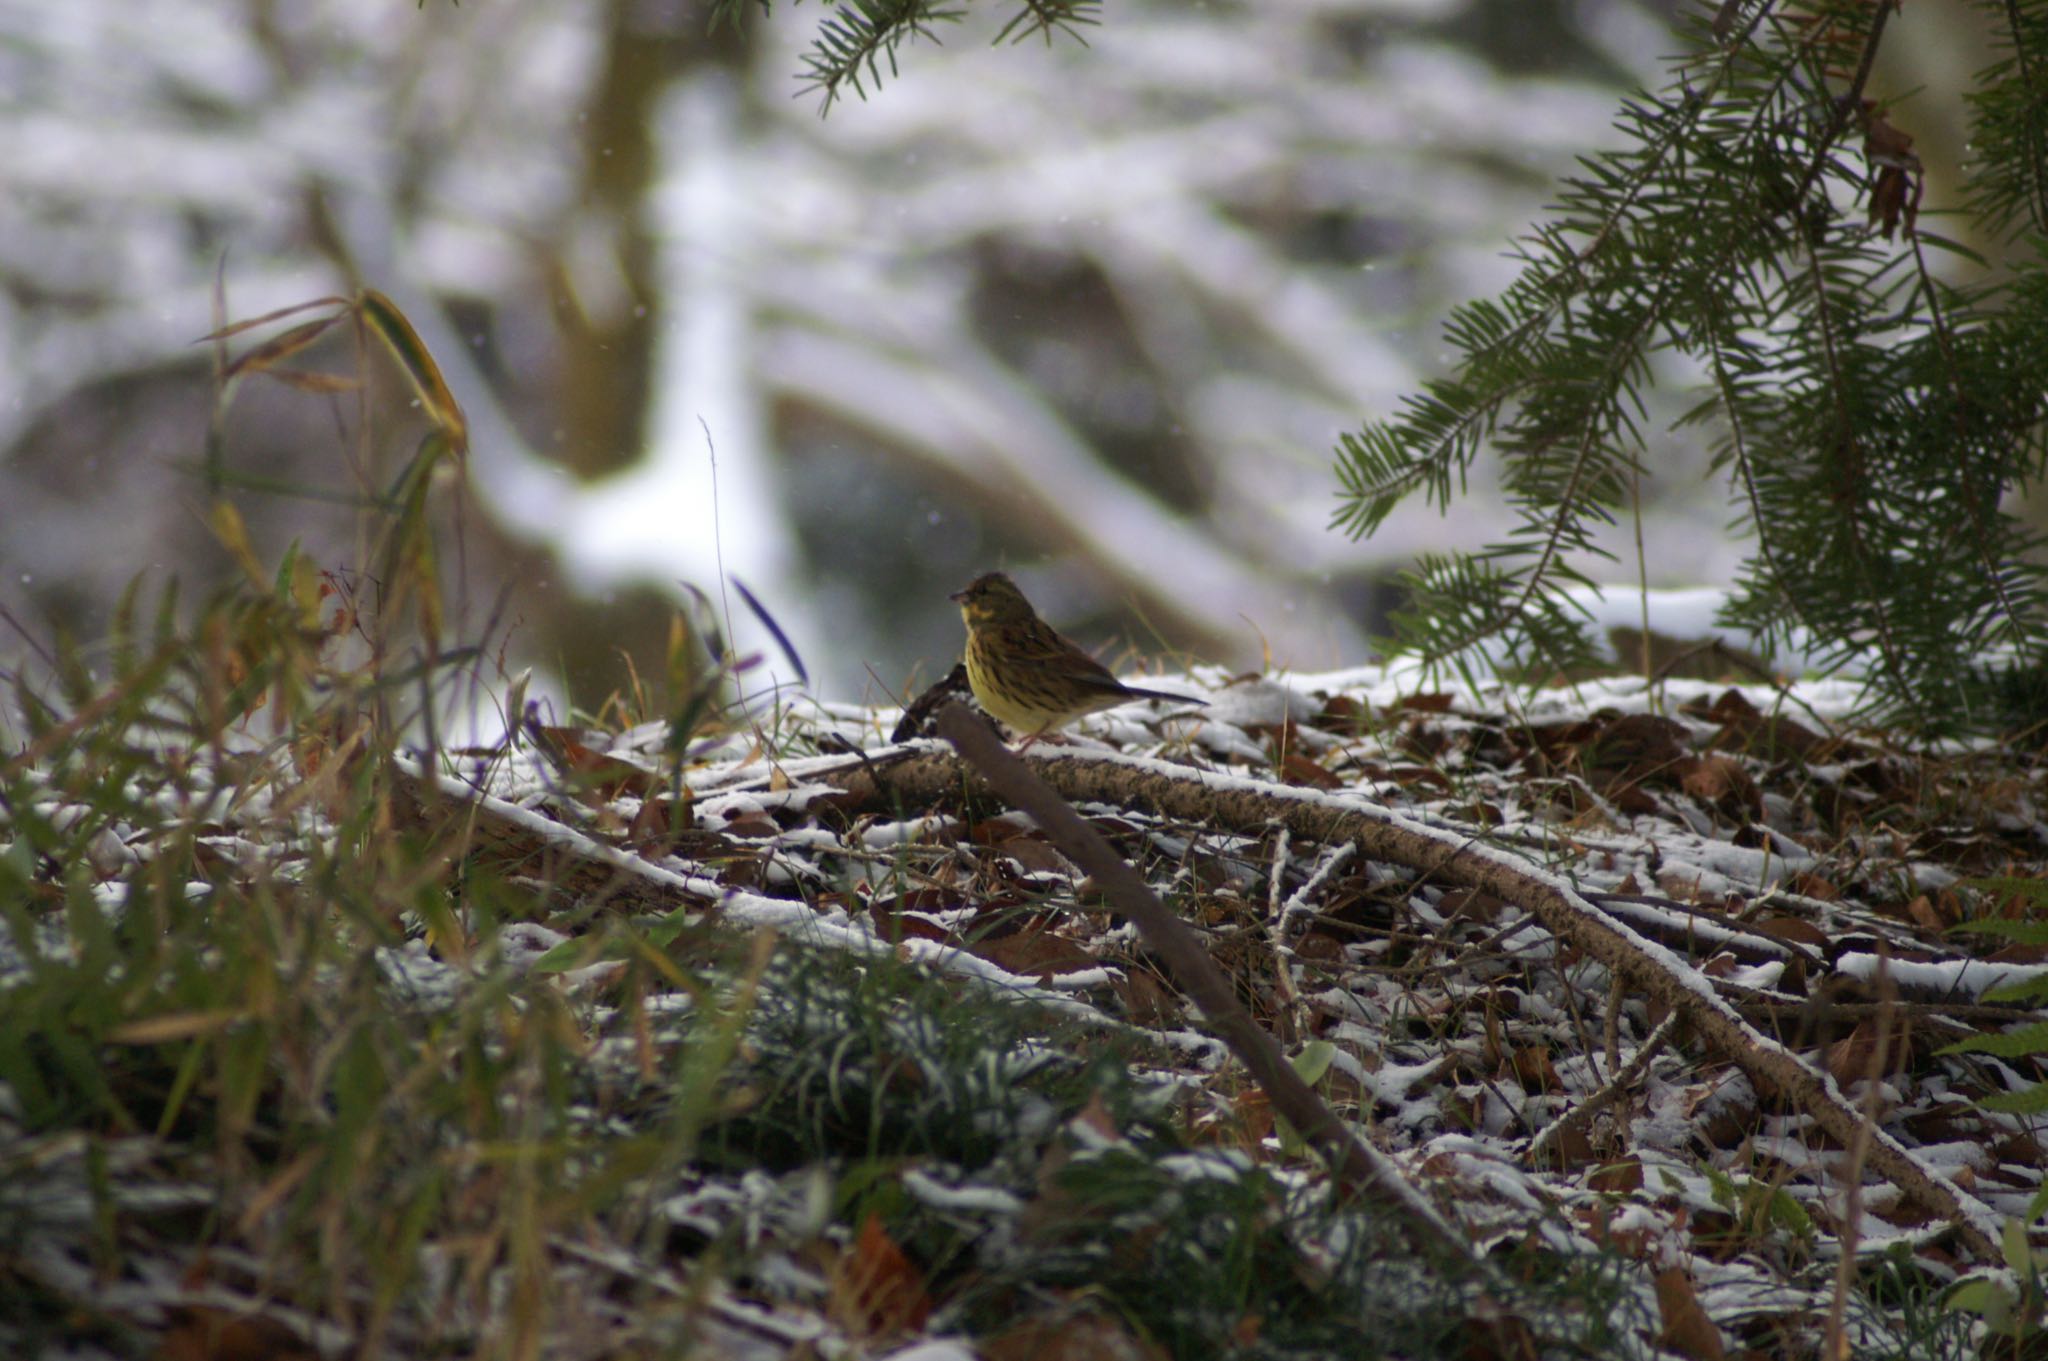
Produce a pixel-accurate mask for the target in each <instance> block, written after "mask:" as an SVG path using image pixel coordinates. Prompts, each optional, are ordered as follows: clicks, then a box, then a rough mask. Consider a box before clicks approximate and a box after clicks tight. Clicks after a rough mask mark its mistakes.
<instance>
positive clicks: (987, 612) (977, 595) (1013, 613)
mask: <svg viewBox="0 0 2048 1361" xmlns="http://www.w3.org/2000/svg"><path fill="white" fill-rule="evenodd" d="M952 598H953V600H954V601H955V602H957V603H958V604H959V606H960V617H961V618H962V619H965V620H966V621H967V623H968V626H969V627H970V628H971V627H973V626H974V625H976V624H1007V623H1012V622H1015V621H1018V620H1025V619H1034V618H1036V617H1037V615H1036V612H1035V611H1033V610H1032V608H1031V602H1030V601H1028V600H1026V599H1025V598H1024V593H1023V592H1022V591H1020V590H1018V589H1017V583H1016V582H1014V581H1012V580H1010V578H1009V577H1007V576H1005V575H1004V574H1003V573H1001V572H983V573H982V574H981V575H980V576H978V577H976V578H975V579H974V580H972V581H970V582H968V583H967V587H966V589H965V590H959V591H955V592H953V596H952Z"/></svg>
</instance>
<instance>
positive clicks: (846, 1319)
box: [826, 1214, 932, 1338]
mask: <svg viewBox="0 0 2048 1361" xmlns="http://www.w3.org/2000/svg"><path fill="white" fill-rule="evenodd" d="M826 1309H827V1312H828V1313H829V1314H830V1315H831V1317H832V1319H833V1321H834V1322H836V1323H837V1324H838V1325H839V1326H840V1327H842V1328H844V1329H845V1330H846V1331H848V1332H849V1333H852V1334H853V1335H854V1336H856V1337H862V1338H887V1337H895V1336H898V1335H900V1334H903V1333H907V1332H914V1331H915V1330H917V1329H919V1328H922V1327H923V1326H924V1325H925V1321H926V1320H927V1319H929V1318H930V1317H931V1314H932V1302H931V1297H930V1296H929V1295H927V1294H926V1293H925V1287H924V1273H923V1272H921V1271H919V1270H918V1269H917V1267H916V1265H915V1264H913V1263H912V1262H911V1260H910V1258H909V1257H907V1256H905V1255H904V1252H903V1249H902V1248H900V1247H898V1246H897V1245H896V1240H895V1239H893V1238H891V1237H890V1236H889V1233H888V1230H886V1229H884V1228H883V1227H882V1220H881V1217H880V1216H879V1215H875V1214H870V1215H869V1216H868V1217H867V1218H866V1219H864V1220H862V1221H861V1226H860V1232H859V1233H858V1234H856V1235H855V1237H854V1240H853V1243H852V1245H851V1246H850V1247H848V1248H847V1249H846V1251H845V1252H843V1253H841V1254H840V1256H839V1258H838V1260H837V1261H836V1262H835V1263H834V1264H833V1268H832V1272H831V1291H830V1295H829V1297H828V1300H827V1304H826Z"/></svg>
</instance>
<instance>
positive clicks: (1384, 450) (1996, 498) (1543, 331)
mask: <svg viewBox="0 0 2048 1361" xmlns="http://www.w3.org/2000/svg"><path fill="white" fill-rule="evenodd" d="M1980 8H1982V9H1984V10H1985V11H1987V12H1988V14H1989V15H1990V17H1991V19H1992V22H1993V23H1994V24H1995V25H1996V27H1997V31H1998V34H1999V41H2000V45H2001V50H2002V53H2003V58H2002V60H2000V61H1999V62H1998V63H1997V64H1995V65H1994V66H1992V67H1991V68H1990V69H1989V70H1987V71H1985V72H1984V73H1983V74H1982V76H1981V78H1980V81H1979V85H1978V88H1977V89H1976V90H1974V91H1972V92H1970V93H1969V96H1968V98H1969V102H1970V106H1971V112H1972V118H1973V120H1974V127H1973V136H1972V141H1971V146H1972V148H1973V159H1972V160H1971V161H1970V162H1969V163H1968V164H1967V165H1965V166H1962V167H1960V168H1959V173H1960V175H1961V177H1962V179H1963V181H1964V183H1965V185H1966V186H1967V199H1966V206H1965V208H1964V209H1963V210H1962V211H1961V212H1960V213H1959V214H1958V215H1957V216H1958V219H1959V220H1958V221H1957V223H1956V226H1957V227H1958V228H1959V229H1960V230H1958V231H1957V233H1956V234H1957V235H1958V236H1965V237H1967V238H1968V239H1970V240H1971V241H1973V242H1976V243H1979V245H1980V247H1982V250H1981V251H1980V250H1979V249H1973V248H1972V247H1970V246H1965V245H1963V244H1961V243H1960V242H1959V241H1957V240H1952V239H1948V238H1946V237H1943V236H1938V235H1936V234H1934V233H1933V232H1929V231H1925V230H1922V229H1921V226H1920V224H1919V220H1918V219H1919V215H1920V196H1921V191H1922V167H1921V164H1920V162H1919V160H1918V158H1917V157H1916V156H1915V155H1914V153H1913V151H1912V149H1911V148H1912V138H1911V137H1910V136H1909V135H1908V134H1906V133H1905V132H1904V131H1902V130H1901V128H1900V127H1899V126H1898V125H1897V124H1895V123H1894V121H1893V116H1894V115H1893V111H1892V110H1890V109H1887V108H1885V107H1883V106H1882V105H1880V104H1878V103H1876V102H1875V101H1872V100H1870V99H1869V98H1867V97H1866V92H1865V91H1866V85H1867V82H1868V78H1869V74H1870V69H1871V64H1872V62H1873V60H1874V58H1875V56H1876V54H1877V51H1878V49H1879V47H1880V45H1881V44H1882V43H1883V42H1884V41H1885V34H1886V27H1887V19H1888V17H1889V15H1890V13H1891V9H1892V7H1891V6H1890V5H1889V4H1884V3H1879V4H1875V5H1872V4H1868V3H1865V2H1864V0H1763V2H1762V3H1758V2H1757V0H1729V3H1726V4H1724V5H1722V6H1721V7H1720V8H1719V10H1718V12H1717V13H1716V14H1715V15H1714V16H1713V17H1712V18H1711V20H1708V19H1706V18H1705V17H1701V18H1699V19H1698V20H1697V21H1696V24H1695V32H1694V34H1693V38H1694V44H1695V52H1696V55H1694V56H1691V57H1690V58H1688V59H1685V60H1683V61H1681V62H1680V63H1679V64H1678V65H1677V67H1676V70H1675V74H1674V79H1673V81H1672V83H1671V84H1670V86H1669V87H1668V88H1667V89H1665V90H1664V91H1663V92H1661V93H1660V94H1656V95H1642V96H1639V97H1637V98H1635V99H1632V100H1631V101H1629V102H1628V103H1627V104H1626V105H1625V107H1624V110H1623V114H1622V118H1621V122H1620V126H1621V128H1622V130H1623V131H1624V132H1625V133H1626V134H1627V138H1628V143H1629V145H1628V146H1627V147H1626V148H1625V149H1623V150H1620V151H1617V152H1614V153H1610V154H1606V155H1602V156H1598V157H1593V158H1589V159H1586V160H1584V161H1583V162H1582V164H1583V166H1584V172H1583V173H1582V174H1581V175H1579V176H1578V177H1576V178H1574V179H1572V180H1570V181H1568V183H1567V187H1566V190H1565V192H1564V195H1563V197H1562V200H1561V202H1560V203H1559V205H1558V208H1557V210H1556V212H1555V214H1554V215H1553V216H1552V218H1551V219H1550V220H1548V221H1546V222H1545V223H1543V224H1542V225H1541V226H1539V227H1538V228H1537V229H1536V230H1535V232H1534V233H1533V235H1532V236H1530V237H1529V238H1528V239H1527V240H1526V241H1525V242H1523V243H1522V245H1521V247H1520V249H1519V251H1518V258H1519V259H1520V261H1521V262H1522V265H1523V269H1522V273H1521V275H1520V277H1519V278H1518V279H1517V280H1516V282H1515V283H1514V284H1513V285H1512V286H1511V287H1510V288H1509V289H1508V290H1507V291H1506V293H1505V294H1504V295H1503V296H1502V297H1501V298H1499V299H1498V300H1494V301H1481V302H1476V303H1473V304H1471V305H1469V306H1466V307H1463V308H1460V309H1459V310H1458V311H1457V312H1456V313H1455V314H1454V315H1453V317H1452V319H1451V320H1450V322H1449V324H1448V326H1447V335H1448V338H1449V340H1450V341H1451V342H1452V344H1453V345H1454V346H1455V347H1456V348H1457V351H1458V353H1459V359H1458V362H1457V364H1456V366H1455V368H1454V370H1453V371H1452V372H1451V374H1450V375H1449V376H1448V377H1446V378H1444V379H1442V380H1439V381H1436V382H1432V383H1430V384H1428V385H1427V386H1426V387H1425V389H1424V390H1423V392H1422V393H1421V394H1420V395H1418V396H1415V397H1412V398H1410V399H1409V400H1408V402H1407V404H1406V407H1405V409H1404V410H1402V411H1401V412H1400V413H1399V414H1398V415H1396V416H1395V417H1394V418H1393V419H1391V420H1385V421H1378V422H1374V423H1372V424H1369V425H1367V426H1366V427H1365V428H1364V429H1362V430H1361V431H1359V432H1358V433H1356V434H1352V435H1347V436H1345V437H1344V439H1343V441H1342V444H1341V448H1340V450H1339V455H1338V472H1339V476H1340V480H1341V483H1342V498H1341V504H1340V507H1339V510H1338V513H1337V516H1336V523H1337V524H1338V525H1340V526H1341V527H1343V528H1344V529H1346V530H1348V531H1349V532H1350V533H1352V534H1353V535H1355V536H1363V535H1366V534H1370V533H1371V532H1372V531H1373V529H1374V528H1375V527H1377V526H1378V525H1379V524H1380V523H1381V521H1383V520H1384V519H1385V518H1386V516H1387V515H1388V513H1389V512H1391V511H1392V510H1393V508H1394V507H1395V506H1396V505H1397V504H1398V503H1400V502H1401V501H1402V500H1403V499H1404V498H1406V497H1407V496H1409V495H1410V494H1412V493H1414V492H1417V491H1420V492H1422V493H1423V495H1424V496H1425V497H1426V499H1427V500H1428V501H1429V502H1430V503H1432V504H1434V505H1436V506H1438V507H1440V508H1447V507H1448V505H1449V504H1450V501H1451V498H1452V494H1453V488H1454V487H1459V488H1462V486H1463V485H1464V483H1465V481H1466V479H1467V478H1468V477H1469V475H1470V473H1471V469H1472V464H1473V460H1474V459H1475V458H1476V457H1477V455H1478V454H1479V452H1480V450H1481V449H1482V448H1483V447H1486V446H1488V445H1491V446H1492V447H1494V448H1496V449H1498V450H1499V451H1500V453H1501V455H1502V460H1503V468H1504V471H1503V476H1504V477H1505V478H1506V479H1507V490H1508V492H1509V499H1510V500H1511V501H1512V502H1513V503H1514V504H1515V506H1516V507H1517V509H1518V512H1519V515H1520V522H1519V524H1517V525H1516V527H1515V528H1514V529H1513V531H1512V532H1511V533H1510V534H1509V535H1508V536H1507V538H1506V539H1505V540H1504V541H1503V542H1499V543H1495V544H1492V545H1489V546H1488V547H1486V548H1485V549H1483V550H1482V551H1480V552H1478V553H1476V554H1473V555H1469V556H1455V557H1453V556H1435V557H1430V558H1428V559H1426V560H1424V561H1423V562H1422V563H1421V564H1420V565H1419V567H1418V568H1417V569H1416V570H1415V571H1414V572H1412V573H1411V574H1410V585H1411V587H1412V590H1413V596H1412V599H1411V602H1410V605H1409V607H1408V609H1407V610H1406V611H1405V612H1404V613H1403V614H1402V615H1401V616H1400V617H1399V618H1398V619H1397V621H1396V631H1397V637H1396V643H1397V645H1398V646H1400V647H1402V648H1404V649H1406V650H1410V651H1412V652H1414V653H1417V654H1419V655H1420V656H1422V657H1423V658H1424V659H1425V660H1429V661H1432V662H1438V663H1442V662H1451V661H1455V660H1456V659H1457V657H1458V654H1459V653H1460V652H1462V651H1464V650H1465V649H1468V648H1470V647H1472V646H1474V645H1475V644H1478V643H1481V642H1483V641H1484V642H1490V643H1491V644H1492V645H1493V646H1494V647H1496V648H1498V649H1500V650H1501V651H1502V652H1504V653H1505V655H1507V656H1508V657H1510V658H1512V659H1513V660H1514V661H1515V662H1516V663H1517V664H1519V665H1521V666H1527V667H1540V668H1545V669H1548V668H1551V667H1560V666H1569V665H1573V664H1575V663H1578V662H1582V661H1584V660H1586V659H1587V656H1588V654H1589V653H1590V640H1589V639H1588V637H1587V635H1586V630H1585V628H1584V626H1583V622H1582V619H1581V618H1580V616H1579V615H1578V614H1577V613H1575V612H1574V610H1573V607H1572V605H1571V604H1570V603H1569V601H1568V600H1567V599H1566V596H1565V591H1566V589H1567V588H1569V587H1571V586H1574V585H1580V584H1584V583H1585V581H1586V577H1585V576H1584V575H1583V573H1584V572H1585V571H1586V570H1587V568H1588V567H1589V566H1590V563H1591V560H1592V559H1593V558H1594V557H1599V556H1611V555H1608V554H1605V553H1604V552H1603V551H1602V550H1601V549H1600V548H1599V547H1597V546H1596V544H1595V541H1594V535H1595V534H1596V533H1597V532H1598V531H1599V529H1600V528H1601V527H1602V526H1603V525H1606V524H1609V523H1611V522H1612V521H1613V519H1614V518H1615V516H1616V512H1617V511H1618V510H1619V509H1620V508H1622V507H1625V506H1627V505H1628V504H1629V501H1630V498H1631V494H1632V490H1633V487H1634V484H1635V483H1636V481H1637V480H1638V479H1639V478H1640V477H1642V476H1643V475H1644V474H1645V473H1647V472H1649V471H1651V470H1650V469H1649V468H1648V467H1647V465H1646V462H1645V449H1646V444H1645V428H1644V427H1645V425H1646V424H1647V423H1648V420H1649V408H1648V406H1647V403H1646V401H1645V398H1644V393H1645V391H1646V390H1647V389H1648V388H1649V387H1650V386H1652V385H1653V384H1654V383H1655V382H1656V381H1657V379H1658V378H1660V377H1666V376H1668V375H1669V374H1671V373H1672V372H1674V371H1679V372H1686V371H1691V372H1697V373H1698V374H1699V375H1701V390H1700V392H1699V394H1698V400H1697V402H1696V404H1694V405H1693V406H1692V407H1691V409H1690V411H1689V412H1687V413H1686V415H1685V416H1684V417H1683V418H1682V419H1681V421H1680V422H1679V424H1681V425H1697V426H1699V427H1700V428H1701V429H1702V430H1703V431H1706V432H1709V433H1708V437H1709V438H1711V439H1712V440H1713V441H1714V450H1715V455H1716V459H1715V467H1716V469H1717V470H1719V471H1723V472H1725V473H1726V475H1727V476H1728V479H1729V485H1730V489H1731V493H1732V497H1733V500H1734V502H1735V504H1736V505H1737V506H1738V507H1739V510H1738V513H1737V518H1738V523H1739V524H1740V526H1741V527H1742V528H1743V529H1744V530H1745V531H1747V532H1748V533H1750V534H1752V535H1753V536H1754V537H1755V540H1756V546H1755V550H1754V553H1753V554H1752V556H1751V557H1750V559H1749V560H1748V562H1747V563H1746V564H1745V568H1744V573H1743V578H1742V580H1741V582H1740V583H1739V586H1738V590H1737V592H1736V594H1735V596H1734V597H1733V599H1732V600H1731V603H1730V606H1729V608H1728V611H1727V614H1728V619H1727V622H1728V623H1730V624H1733V625H1739V626H1746V627H1748V628H1751V629H1754V630H1756V631H1757V632H1758V633H1760V634H1761V635H1762V636H1763V637H1765V638H1766V639H1767V640H1770V641H1772V642H1774V643H1781V642H1783V641H1784V640H1785V639H1786V638H1787V637H1788V636H1789V634H1790V633H1791V631H1792V630H1794V629H1802V628H1803V629H1804V630H1806V631H1807V633H1808V641H1809V645H1810V646H1817V651H1818V655H1819V657H1820V659H1821V662H1822V664H1823V665H1824V666H1826V667H1828V668H1829V669H1832V668H1834V667H1836V666H1839V665H1841V664H1843V663H1845V662H1848V661H1850V660H1851V659H1852V658H1853V659H1861V660H1866V662H1867V665H1868V667H1869V670H1870V673H1871V675H1872V676H1873V678H1874V680H1875V681H1876V684H1874V685H1873V687H1872V693H1873V695H1874V696H1879V697H1881V698H1879V699H1877V700H1875V701H1874V707H1875V708H1877V709H1880V710H1881V711H1882V712H1883V714H1884V716H1886V717H1890V718H1895V719H1902V720H1905V721H1908V722H1911V723H1913V724H1914V725H1915V726H1917V727H1919V728H1922V729H1923V730H1927V731H1944V730H1967V729H1981V728H1984V727H1987V726H1990V725H1993V724H1995V723H1996V722H1997V721H1998V720H1999V717H2000V714H1999V712H1998V709H1997V706H1996V705H1995V704H1994V703H1991V702H1989V699H1990V696H1992V695H1993V693H1994V690H1993V688H1992V687H1989V686H1987V685H1986V684H1985V683H1984V673H1983V663H1982V658H1983V657H1984V656H1985V655H1986V654H1987V653H1988V654H1989V655H1991V656H1992V657H1995V658H1997V659H1998V662H1999V664H2000V665H2001V666H2008V665H2009V666H2012V667H2015V668H2018V667H2028V666H2035V665H2038V664H2039V662H2040V653H2041V647H2042V643H2043V641H2044V612H2043V608H2042V607H2043V603H2044V602H2043V598H2042V582H2041V565H2040V564H2041V560H2042V559H2041V555H2040V552H2039V549H2040V548H2041V546H2042V545H2041V543H2040V538H2041V536H2040V535H2039V534H2038V533H2037V532H2035V531H2034V530H2032V529H2030V528H2029V527H2028V526H2026V525H2025V524H2023V523H2022V522H2021V521H2019V520H2018V519H2017V518H2015V517H2014V516H2013V515H2012V514H2010V513H2008V511H2007V510H2006V509H2004V508H2003V507H2002V504H2001V503H2002V501H2003V499H2004V498H2006V497H2007V496H2008V495H2009V494H2010V493H2012V492H2014V491H2016V490H2019V489H2022V488H2024V487H2026V486H2028V485H2030V484H2031V483H2032V482H2033V481H2034V480H2035V479H2036V478H2038V477H2039V476H2040V474H2041V471H2042V466H2043V457H2044V453H2048V438H2044V424H2043V394H2044V393H2048V271H2044V269H2043V267H2042V266H2043V253H2044V249H2048V3H2042V2H2041V0H1998V2H1996V3H1992V2H1989V0H1987V3H1984V4H1982V5H1980ZM1938 94H1939V92H1929V93H1928V94H1926V95H1923V96H1922V97H1923V98H1933V97H1936V95H1938ZM1859 141H1860V143H1861V145H1860V148H1859V146H1858V145H1857V143H1858V142H1859ZM1930 216H1932V213H1931V212H1930ZM1936 250H1939V251H1942V252H1944V253H1946V254H1948V255H1950V256H1951V257H1953V258H1954V261H1955V263H1956V264H1957V265H1958V266H1959V269H1958V271H1957V272H1959V273H1966V274H1968V275H1969V276H1970V281H1969V282H1960V283H1959V282H1953V281H1951V280H1950V279H1947V278H1944V277H1943V276H1942V274H1940V273H1938V272H1937V269H1936V267H1935V265H1934V264H1933V263H1932V262H1931V261H1930V253H1931V252H1932V251H1936ZM1987 255H1988V256H1989V258H1987ZM1674 361H1675V362H1674Z"/></svg>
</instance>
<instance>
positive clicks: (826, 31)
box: [712, 0, 1101, 112]
mask: <svg viewBox="0 0 2048 1361" xmlns="http://www.w3.org/2000/svg"><path fill="white" fill-rule="evenodd" d="M756 2H757V3H758V4H759V5H760V6H761V12H762V13H764V14H765V13H767V12H768V10H769V9H770V7H771V0H756ZM745 3H746V0H716V3H715V4H714V5H713V7H712V17H713V21H714V22H716V21H718V20H720V19H728V20H729V19H734V18H736V17H737V16H738V13H739V11H740V9H741V8H742V7H743V6H744V5H745ZM1100 8H1101V5H1100V3H1099V0H1018V4H1017V6H1016V10H1015V12H1014V13H1013V14H1011V15H1010V16H1009V17H1008V18H1007V19H1005V20H1004V22H1003V26H1002V28H1001V30H1000V31H998V32H997V34H996V37H995V41H997V42H999V43H1002V42H1022V41H1024V40H1025V39H1026V38H1031V37H1043V38H1046V39H1048V40H1049V39H1050V38H1051V37H1052V35H1053V33H1054V31H1055V30H1057V31H1059V32H1062V33H1065V34H1067V35H1068V36H1069V37H1073V38H1076V39H1079V38H1080V37H1081V33H1080V30H1081V29H1082V28H1083V27H1085V26H1087V25H1089V24H1093V23H1095V22H1097V19H1096V11H1097V10H1098V9H1100ZM831 9H832V12H831V13H830V14H828V15H827V16H826V17H825V19H824V21H823V22H822V23H820V24H819V25H818V36H817V38H816V39H815V40H814V41H813V43H812V45H811V50H810V53H809V54H808V55H807V56H805V58H804V71H803V82H804V84H803V88H804V89H805V90H806V91H810V90H816V91H819V92H820V93H822V94H823V95H824V97H825V98H824V103H823V105H822V106H821V109H820V112H825V111H829V110H830V109H831V107H832V104H833V102H834V101H835V100H837V99H838V98H839V94H840V91H841V90H842V89H844V88H845V87H846V86H849V85H850V86H852V87H853V92H854V93H855V94H857V95H859V96H860V97H861V98H863V99H865V98H867V94H868V88H869V87H870V86H876V87H879V86H880V85H881V83H882V65H883V63H885V62H886V63H887V64H888V67H889V75H891V76H894V75H895V74H896V49H897V48H898V47H901V46H902V45H903V44H904V43H905V42H908V41H910V40H911V39H914V38H923V39H925V40H926V41H928V42H934V43H935V42H937V41H938V35H937V32H936V28H935V26H936V25H938V24H942V23H958V22H959V21H960V19H961V17H962V16H963V15H964V14H965V13H966V11H965V10H964V9H963V8H961V7H959V6H954V5H945V4H941V3H937V0H845V3H841V4H836V5H833V6H832V7H831Z"/></svg>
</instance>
